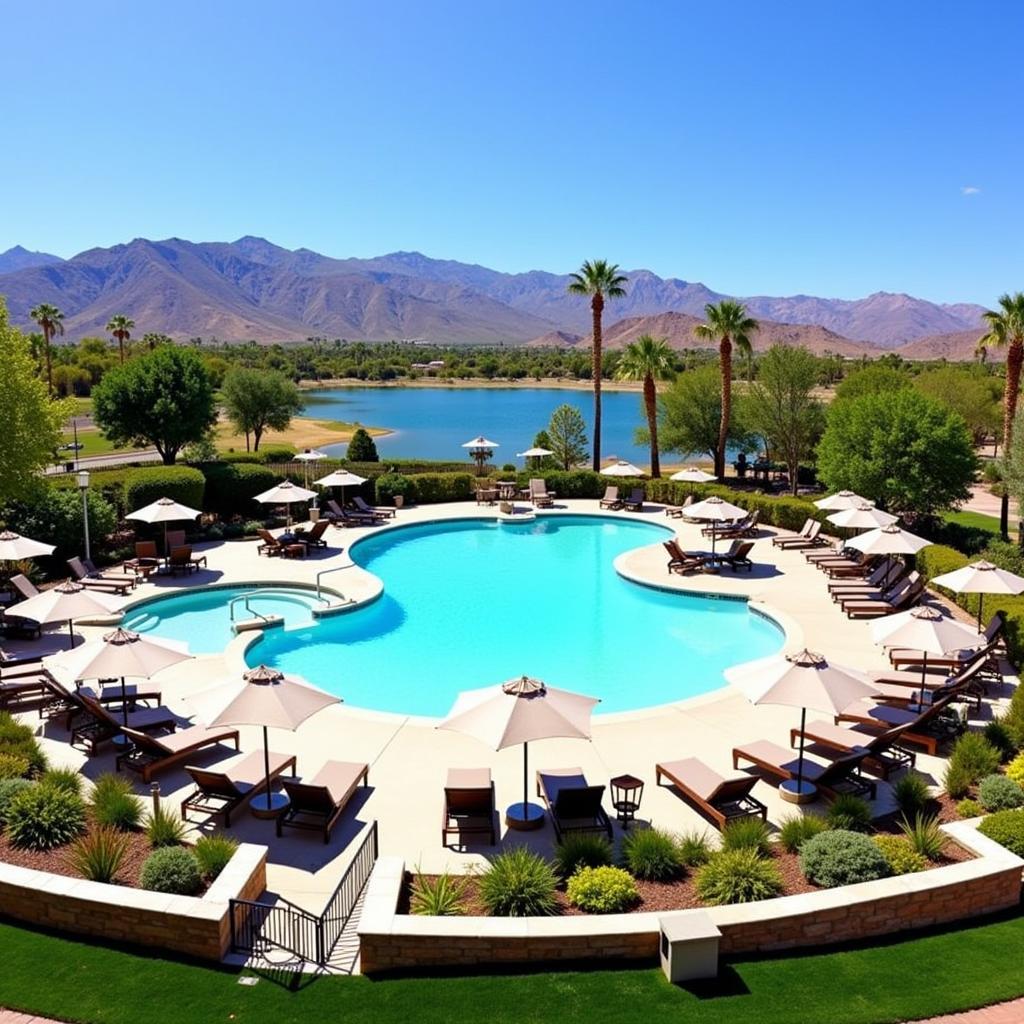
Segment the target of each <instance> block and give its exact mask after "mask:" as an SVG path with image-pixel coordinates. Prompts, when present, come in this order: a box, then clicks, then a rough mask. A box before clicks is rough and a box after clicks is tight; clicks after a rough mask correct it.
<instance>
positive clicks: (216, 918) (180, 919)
mask: <svg viewBox="0 0 1024 1024" xmlns="http://www.w3.org/2000/svg"><path fill="white" fill-rule="evenodd" d="M266 881H267V848H266V847H265V846H256V845H254V844H252V843H243V844H242V845H240V846H239V847H238V849H237V850H236V851H235V855H234V856H233V857H232V858H231V861H230V862H229V863H228V865H227V867H225V868H224V870H223V871H222V872H221V874H220V875H219V876H218V878H217V880H216V881H215V882H214V883H213V885H211V886H210V888H209V889H208V890H207V891H206V893H204V894H203V895H202V896H168V895H165V894H163V893H158V892H147V891H146V890H144V889H129V888H126V887H124V886H118V885H105V884H103V883H100V882H89V881H86V880H85V879H82V878H68V877H66V876H64V875H52V874H50V873H48V872H45V871H35V870H32V869H30V868H22V867H17V866H16V865H14V864H4V863H0V914H2V915H3V916H5V917H11V918H14V919H16V920H18V921H24V922H27V923H29V924H34V925H41V926H43V927H46V928H53V929H56V930H59V931H65V932H74V933H75V934H78V935H88V936H91V937H93V938H98V939H109V940H111V941H114V942H125V943H135V944H139V945H144V946H148V947H150V948H152V949H164V950H168V951H170V952H174V953H183V954H185V955H187V956H194V957H197V958H199V959H203V960H217V961H219V960H222V959H223V958H224V956H225V955H226V954H227V952H228V947H229V945H230V942H231V929H230V920H229V917H228V907H229V904H228V901H229V900H230V899H232V898H241V899H255V898H256V897H257V896H259V895H260V893H262V892H263V890H264V889H265V888H266Z"/></svg>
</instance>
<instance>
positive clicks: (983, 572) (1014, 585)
mask: <svg viewBox="0 0 1024 1024" xmlns="http://www.w3.org/2000/svg"><path fill="white" fill-rule="evenodd" d="M932 583H933V584H934V585H935V586H937V587H945V588H946V589H947V590H952V591H953V593H955V594H977V595H978V629H981V610H982V607H983V606H984V603H985V595H986V594H1021V593H1024V577H1021V576H1018V575H1017V574H1016V573H1012V572H1010V571H1009V570H1007V569H1000V568H999V566H998V565H993V564H992V563H991V562H986V561H985V560H984V559H982V560H981V561H979V562H971V564H970V565H965V566H964V567H963V568H962V569H954V570H953V572H947V573H943V575H941V576H936V577H935V578H934V579H933V580H932Z"/></svg>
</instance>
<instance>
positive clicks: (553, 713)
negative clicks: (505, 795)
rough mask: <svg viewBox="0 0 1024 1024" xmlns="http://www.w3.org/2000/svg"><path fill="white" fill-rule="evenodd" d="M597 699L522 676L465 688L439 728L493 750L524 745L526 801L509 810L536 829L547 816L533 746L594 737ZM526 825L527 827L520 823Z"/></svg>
mask: <svg viewBox="0 0 1024 1024" xmlns="http://www.w3.org/2000/svg"><path fill="white" fill-rule="evenodd" d="M598 703H600V701H599V700H598V698H596V697H586V696H584V695H583V694H579V693H572V692H571V691H569V690H557V689H555V688H554V687H551V686H547V685H546V684H545V683H543V682H541V681H540V680H539V679H532V678H530V677H529V676H525V675H524V676H518V677H516V678H515V679H510V680H509V681H508V682H505V683H500V684H499V685H497V686H485V687H482V688H481V689H478V690H465V691H463V692H462V693H460V694H459V695H458V697H456V699H455V703H454V704H453V705H452V709H451V711H449V712H448V715H447V717H446V718H445V719H444V721H442V722H441V723H440V724H439V725H438V726H437V728H438V729H450V730H451V731H452V732H461V733H465V734H466V735H468V736H474V737H476V739H478V740H480V741H481V742H482V743H486V744H487V746H489V747H491V748H492V749H493V750H504V749H505V748H506V747H512V746H516V745H517V744H520V743H522V745H523V802H522V805H521V806H520V805H513V807H511V808H509V812H508V813H509V820H510V821H513V820H514V821H519V822H522V823H525V824H526V825H527V827H535V826H534V824H533V823H534V822H536V823H537V824H539V823H540V821H541V820H542V817H541V816H540V814H539V808H535V807H532V806H531V804H530V801H529V774H528V773H529V752H528V750H529V744H530V742H531V741H532V740H543V739H557V738H562V739H566V738H568V739H583V740H589V739H590V716H591V712H592V711H593V709H594V706H595V705H596V704H598ZM520 827H522V825H520Z"/></svg>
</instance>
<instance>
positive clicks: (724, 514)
mask: <svg viewBox="0 0 1024 1024" xmlns="http://www.w3.org/2000/svg"><path fill="white" fill-rule="evenodd" d="M746 514H747V510H746V509H745V508H740V507H739V505H733V504H732V503H731V502H728V501H726V500H725V499H724V498H720V497H718V495H717V494H712V495H711V497H710V498H705V499H704V500H703V501H698V502H696V503H695V504H693V505H689V506H687V509H686V515H687V517H688V518H690V519H703V520H707V521H708V522H711V523H732V522H735V521H736V520H737V519H742V518H743V517H744V516H745V515H746ZM716 532H717V531H716ZM717 539H718V538H717V537H716V536H715V533H712V534H711V555H712V557H714V554H715V541H716V540H717Z"/></svg>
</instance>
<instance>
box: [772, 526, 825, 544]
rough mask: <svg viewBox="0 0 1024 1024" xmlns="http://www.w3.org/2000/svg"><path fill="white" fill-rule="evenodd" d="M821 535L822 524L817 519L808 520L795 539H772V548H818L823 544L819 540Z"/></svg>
mask: <svg viewBox="0 0 1024 1024" xmlns="http://www.w3.org/2000/svg"><path fill="white" fill-rule="evenodd" d="M819 533H821V523H819V522H818V520H817V519H806V520H804V525H803V526H801V527H800V532H799V533H798V534H797V535H796V536H795V537H789V536H787V537H772V547H776V548H793V549H796V550H799V549H800V548H811V547H817V546H818V545H819V544H820V543H821V542H820V541H819V540H818V534H819Z"/></svg>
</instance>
